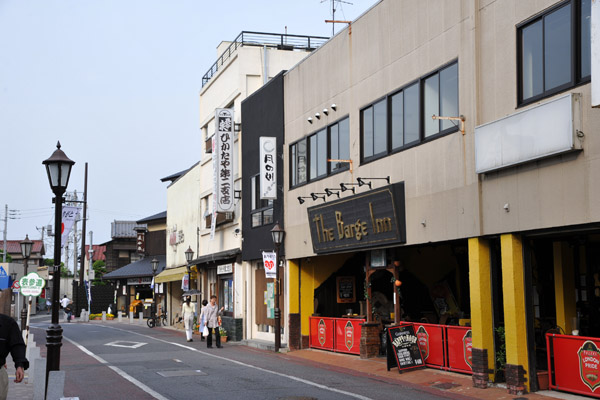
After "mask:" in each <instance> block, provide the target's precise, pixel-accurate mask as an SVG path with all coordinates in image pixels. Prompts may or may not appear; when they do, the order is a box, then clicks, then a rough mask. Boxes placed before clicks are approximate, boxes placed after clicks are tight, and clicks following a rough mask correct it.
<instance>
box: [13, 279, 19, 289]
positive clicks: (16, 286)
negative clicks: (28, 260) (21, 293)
mask: <svg viewBox="0 0 600 400" xmlns="http://www.w3.org/2000/svg"><path fill="white" fill-rule="evenodd" d="M11 287H12V288H13V289H21V285H19V281H14V282H13V284H12V286H11Z"/></svg>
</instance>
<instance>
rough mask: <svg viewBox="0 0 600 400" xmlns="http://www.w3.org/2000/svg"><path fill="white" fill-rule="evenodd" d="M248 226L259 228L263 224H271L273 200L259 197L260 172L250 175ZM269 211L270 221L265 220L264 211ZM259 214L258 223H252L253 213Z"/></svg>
mask: <svg viewBox="0 0 600 400" xmlns="http://www.w3.org/2000/svg"><path fill="white" fill-rule="evenodd" d="M250 185H251V186H250V190H251V198H250V227H251V228H260V227H262V226H265V225H272V224H273V223H274V222H273V218H274V210H273V207H274V204H275V202H274V201H273V200H268V199H263V200H261V199H260V174H256V175H254V176H251V177H250ZM269 211H270V212H271V221H270V222H265V212H269ZM255 214H260V224H257V225H254V215H255Z"/></svg>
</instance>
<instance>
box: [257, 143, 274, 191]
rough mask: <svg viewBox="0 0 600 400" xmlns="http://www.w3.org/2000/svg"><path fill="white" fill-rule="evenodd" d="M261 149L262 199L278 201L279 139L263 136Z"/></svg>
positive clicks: (260, 144)
mask: <svg viewBox="0 0 600 400" xmlns="http://www.w3.org/2000/svg"><path fill="white" fill-rule="evenodd" d="M259 140H260V142H259V147H260V199H261V200H275V199H277V163H276V160H277V154H276V149H277V138H274V137H265V136H261V137H260V138H259Z"/></svg>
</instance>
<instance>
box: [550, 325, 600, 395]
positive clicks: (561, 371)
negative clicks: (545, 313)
mask: <svg viewBox="0 0 600 400" xmlns="http://www.w3.org/2000/svg"><path fill="white" fill-rule="evenodd" d="M546 343H547V348H548V366H549V369H550V374H549V378H550V379H549V381H550V382H549V386H550V388H552V389H559V390H562V391H565V392H572V393H578V394H584V395H586V396H592V397H600V389H598V388H599V387H600V339H599V338H592V337H582V336H571V335H557V334H553V333H548V334H546Z"/></svg>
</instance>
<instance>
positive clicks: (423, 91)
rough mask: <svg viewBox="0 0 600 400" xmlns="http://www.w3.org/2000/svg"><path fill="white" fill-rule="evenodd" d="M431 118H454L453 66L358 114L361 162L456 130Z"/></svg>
mask: <svg viewBox="0 0 600 400" xmlns="http://www.w3.org/2000/svg"><path fill="white" fill-rule="evenodd" d="M432 115H438V116H445V117H457V116H458V63H456V62H454V63H452V64H450V65H448V66H445V67H443V68H441V69H439V70H437V71H435V72H433V73H431V74H429V75H427V76H424V77H422V78H420V79H419V80H418V81H417V82H415V83H411V84H410V85H408V86H406V87H404V88H402V89H400V90H399V91H397V92H395V93H393V94H391V95H390V96H387V97H386V98H385V99H383V100H379V101H377V102H376V103H374V104H372V105H369V106H367V107H365V108H364V109H362V110H361V138H362V161H370V160H374V159H377V158H380V157H383V156H385V155H387V154H389V153H391V152H395V151H399V150H402V149H403V148H406V147H409V146H413V145H415V144H418V143H420V142H422V141H425V140H428V139H431V138H435V137H437V136H441V135H443V134H446V133H450V132H454V131H456V130H457V126H456V124H455V123H454V122H452V121H448V120H434V119H432V118H431V116H432Z"/></svg>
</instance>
